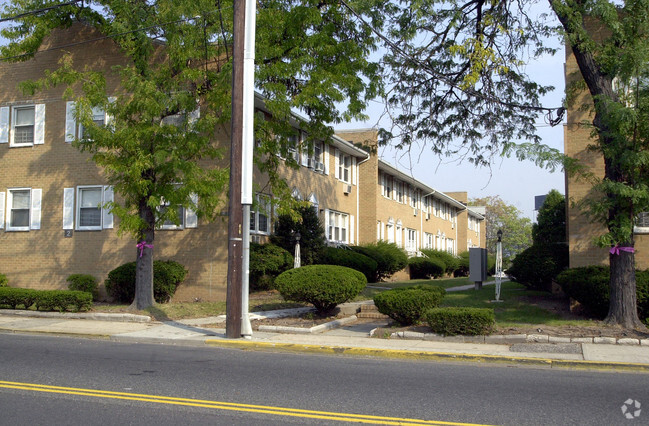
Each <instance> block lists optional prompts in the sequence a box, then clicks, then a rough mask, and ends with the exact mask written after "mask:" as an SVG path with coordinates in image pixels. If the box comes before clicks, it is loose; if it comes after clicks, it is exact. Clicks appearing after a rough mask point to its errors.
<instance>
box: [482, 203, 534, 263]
mask: <svg viewBox="0 0 649 426" xmlns="http://www.w3.org/2000/svg"><path fill="white" fill-rule="evenodd" d="M469 204H471V205H475V206H485V207H486V208H487V209H486V222H487V231H486V233H487V235H486V239H487V252H488V253H489V254H491V255H494V256H495V255H496V243H497V241H498V235H497V234H498V231H499V230H501V231H503V237H502V250H503V265H507V264H509V262H510V261H511V259H513V258H514V257H516V255H517V254H518V253H520V252H522V251H523V250H525V249H526V248H528V247H529V246H531V245H532V221H531V220H530V219H529V218H528V217H524V216H522V212H521V211H520V210H518V208H516V206H513V205H511V204H507V203H506V202H505V201H504V200H503V199H502V198H500V197H499V196H497V195H492V196H488V197H483V198H474V199H472V200H470V203H469Z"/></svg>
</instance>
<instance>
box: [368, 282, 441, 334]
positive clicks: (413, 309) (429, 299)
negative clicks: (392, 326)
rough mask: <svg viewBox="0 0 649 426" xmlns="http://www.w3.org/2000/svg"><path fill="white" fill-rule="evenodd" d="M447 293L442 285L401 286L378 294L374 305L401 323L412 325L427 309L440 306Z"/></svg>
mask: <svg viewBox="0 0 649 426" xmlns="http://www.w3.org/2000/svg"><path fill="white" fill-rule="evenodd" d="M445 294H446V290H444V289H443V288H442V287H431V286H415V287H399V288H394V289H392V290H387V291H384V292H381V293H378V294H376V295H375V296H374V305H375V306H376V308H377V309H378V310H379V312H381V313H382V314H384V315H387V316H389V317H390V318H392V319H393V320H395V321H396V322H398V323H399V324H401V325H411V324H415V323H417V322H419V320H420V319H421V318H422V317H423V315H424V313H425V312H426V311H428V310H430V309H432V308H436V307H437V306H439V304H440V303H441V302H442V299H443V298H444V295H445Z"/></svg>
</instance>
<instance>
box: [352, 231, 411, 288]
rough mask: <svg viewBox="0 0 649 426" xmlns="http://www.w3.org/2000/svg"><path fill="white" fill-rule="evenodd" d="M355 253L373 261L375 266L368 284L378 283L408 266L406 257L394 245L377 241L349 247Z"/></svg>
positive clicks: (404, 253) (403, 252)
mask: <svg viewBox="0 0 649 426" xmlns="http://www.w3.org/2000/svg"><path fill="white" fill-rule="evenodd" d="M349 248H350V249H352V250H354V251H355V252H357V253H360V254H362V255H365V256H367V257H369V258H370V259H373V260H374V261H375V262H376V264H377V266H376V272H375V273H374V276H373V277H372V279H371V280H368V281H370V282H379V281H382V280H383V279H385V278H388V277H389V276H391V275H393V274H394V273H395V272H397V271H400V270H402V269H403V268H405V267H406V265H407V264H408V255H407V254H406V252H405V251H403V250H402V249H400V248H399V247H398V246H397V245H396V244H394V243H388V242H385V241H378V242H376V243H371V244H364V245H360V246H350V247H349Z"/></svg>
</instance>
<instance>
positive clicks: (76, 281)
mask: <svg viewBox="0 0 649 426" xmlns="http://www.w3.org/2000/svg"><path fill="white" fill-rule="evenodd" d="M67 282H68V289H69V290H73V291H85V292H86V293H90V294H92V299H93V300H97V297H98V296H99V291H98V290H97V278H95V277H93V276H92V275H89V274H72V275H70V276H69V277H68V279H67Z"/></svg>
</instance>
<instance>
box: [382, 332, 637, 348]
mask: <svg viewBox="0 0 649 426" xmlns="http://www.w3.org/2000/svg"><path fill="white" fill-rule="evenodd" d="M372 331H374V330H372ZM371 334H372V333H370V335H371ZM390 337H391V338H396V339H407V340H431V341H434V342H449V343H493V344H497V345H510V344H512V343H593V344H598V345H627V346H649V339H636V338H629V337H620V338H615V337H560V336H550V335H547V334H491V335H488V336H443V335H441V334H435V333H419V332H413V331H399V332H396V333H392V334H391V335H390Z"/></svg>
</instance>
